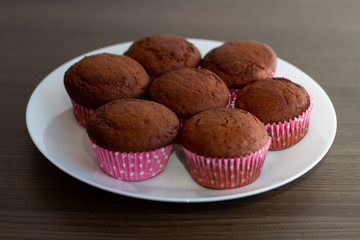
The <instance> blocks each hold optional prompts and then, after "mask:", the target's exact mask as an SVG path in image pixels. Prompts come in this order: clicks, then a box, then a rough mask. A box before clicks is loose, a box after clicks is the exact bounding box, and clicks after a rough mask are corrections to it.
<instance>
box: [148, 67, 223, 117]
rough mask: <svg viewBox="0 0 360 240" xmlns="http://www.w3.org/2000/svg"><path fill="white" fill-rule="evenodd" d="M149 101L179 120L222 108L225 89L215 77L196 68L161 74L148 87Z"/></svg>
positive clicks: (211, 73) (220, 80)
mask: <svg viewBox="0 0 360 240" xmlns="http://www.w3.org/2000/svg"><path fill="white" fill-rule="evenodd" d="M149 98H150V99H151V100H153V101H155V102H158V103H161V104H164V105H165V106H167V107H168V108H170V109H171V110H173V111H174V112H175V113H176V115H177V116H178V117H180V118H189V117H191V116H193V115H194V114H196V113H199V112H202V111H205V110H209V109H212V108H218V107H226V105H227V104H228V102H229V89H228V88H227V86H226V84H225V83H224V81H222V79H220V77H219V76H217V75H216V74H214V73H213V72H211V71H209V70H206V69H200V68H183V69H179V70H175V71H172V72H168V73H165V74H164V75H162V76H161V77H159V78H156V79H155V81H154V82H153V83H152V84H151V85H150V88H149Z"/></svg>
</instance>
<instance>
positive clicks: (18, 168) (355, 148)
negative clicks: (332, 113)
mask: <svg viewBox="0 0 360 240" xmlns="http://www.w3.org/2000/svg"><path fill="white" fill-rule="evenodd" d="M359 10H360V1H357V0H353V1H351V0H349V1H347V0H344V1H335V0H330V1H310V0H306V1H278V0H276V1H236V0H225V1H213V0H211V1H190V0H182V1H178V0H176V1H157V0H156V1H141V0H139V1H86V2H85V1H77V2H75V1H56V2H55V1H1V3H0V81H1V88H0V99H1V104H2V108H1V109H0V114H1V121H0V129H1V134H0V143H1V149H0V162H1V166H2V167H1V177H0V192H1V194H0V239H119V238H120V239H144V238H149V239H221V238H227V239H359V238H360V184H359V182H360V174H359V172H360V165H359V163H360V148H359V145H360V144H359V143H360V137H359V136H360V127H359V121H360V106H359V104H360V97H359V96H360V95H359V92H360V80H359V75H360V74H359V73H360V70H359V69H360V44H359V43H360V14H359ZM159 32H167V33H173V34H177V35H181V36H184V37H189V38H203V39H214V40H220V41H229V40H235V39H252V40H258V41H262V42H265V43H267V44H269V45H270V46H272V47H273V49H274V50H275V51H276V52H277V54H278V56H279V57H280V58H282V59H286V60H287V61H289V62H291V63H293V64H294V65H295V66H297V67H299V68H300V69H302V70H303V71H305V72H306V73H307V74H309V75H310V76H311V77H312V78H313V79H315V80H316V81H317V82H318V83H319V85H320V86H321V87H322V88H323V89H324V90H325V91H326V92H327V94H328V95H329V97H330V99H331V100H332V102H333V104H334V107H335V109H336V113H337V120H338V125H337V134H336V138H335V141H334V143H333V145H332V147H331V148H330V150H329V152H328V153H327V155H326V156H325V157H324V158H323V159H322V161H321V162H320V163H319V164H318V165H316V166H315V167H314V168H313V169H312V170H310V171H309V172H308V173H306V174H305V175H303V176H302V177H300V178H298V179H296V180H295V181H293V182H291V183H289V184H286V185H284V186H282V187H279V188H277V189H274V190H272V191H269V192H265V193H262V194H259V195H255V196H251V197H247V198H240V199H234V200H228V201H220V202H210V203H193V204H186V203H167V202H156V201H146V200H140V199H135V198H130V197H125V196H121V195H116V194H113V193H109V192H106V191H103V190H100V189H97V188H95V187H92V186H89V185H87V184H85V183H82V182H80V181H78V180H76V179H74V178H72V177H71V176H69V175H67V174H66V173H64V172H62V171H61V170H59V169H58V168H56V167H55V166H54V165H53V164H52V163H51V162H49V161H48V160H47V159H46V158H45V157H44V156H43V155H42V154H41V153H40V152H39V151H38V149H37V148H36V147H35V145H34V144H33V142H32V140H31V138H30V136H29V134H28V131H27V128H26V123H25V111H26V106H27V102H28V100H29V97H30V95H31V93H32V92H33V90H34V89H35V87H36V86H37V85H38V84H39V83H40V82H41V80H42V79H43V78H44V77H45V76H46V75H47V74H48V73H50V72H51V71H52V70H54V69H55V68H56V67H57V66H59V65H61V64H62V63H64V62H66V61H67V60H69V59H72V58H74V57H76V56H78V55H81V54H83V53H85V52H88V51H90V50H93V49H97V48H100V47H103V46H107V45H111V44H115V43H120V42H125V41H131V40H134V39H137V38H140V37H142V36H145V35H148V34H152V33H159ZM324 118H326V116H324ZM314 144H316V143H314Z"/></svg>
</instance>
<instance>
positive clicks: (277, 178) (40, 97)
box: [26, 39, 337, 202]
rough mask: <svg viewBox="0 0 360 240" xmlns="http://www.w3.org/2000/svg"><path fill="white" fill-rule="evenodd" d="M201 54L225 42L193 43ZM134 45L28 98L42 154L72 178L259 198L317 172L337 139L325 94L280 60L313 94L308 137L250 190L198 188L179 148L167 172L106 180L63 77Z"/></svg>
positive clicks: (154, 193) (184, 194)
mask: <svg viewBox="0 0 360 240" xmlns="http://www.w3.org/2000/svg"><path fill="white" fill-rule="evenodd" d="M189 41H190V42H192V43H193V44H194V45H196V46H197V47H198V48H199V50H200V52H201V54H202V55H203V56H204V55H205V54H206V52H208V51H209V50H211V49H212V48H214V47H217V46H219V45H221V44H222V42H218V41H211V40H202V39H189ZM130 44H131V42H126V43H121V44H116V45H112V46H108V47H104V48H101V49H98V50H95V51H92V52H89V53H87V54H84V55H82V56H79V57H77V58H75V59H72V60H70V61H68V62H67V63H65V64H63V65H61V66H60V67H58V68H57V69H55V70H54V71H53V72H52V73H50V74H49V75H48V76H47V77H46V78H45V79H44V80H42V82H41V83H40V84H39V85H38V86H37V87H36V89H35V90H34V92H33V94H32V96H31V97H30V100H29V103H28V106H27V111H26V123H27V127H28V131H29V133H30V136H31V138H32V140H33V141H34V143H35V145H36V146H37V148H38V149H39V150H40V151H41V153H42V154H43V155H44V156H45V157H46V158H47V159H49V161H51V162H52V163H53V164H54V165H55V166H57V167H58V168H60V169H61V170H63V171H64V172H66V173H68V174H69V175H71V176H73V177H75V178H77V179H79V180H80V181H83V182H85V183H88V184H90V185H92V186H94V187H97V188H100V189H103V190H107V191H110V192H113V193H117V194H121V195H125V196H129V197H135V198H141V199H148V200H157V201H168V202H211V201H221V200H228V199H234V198H241V197H246V196H251V195H255V194H259V193H262V192H265V191H269V190H271V189H274V188H277V187H279V186H282V185H284V184H286V183H288V182H290V181H293V180H294V179H296V178H298V177H299V176H301V175H303V174H304V173H306V172H307V171H309V170H310V169H311V168H312V167H314V166H315V165H316V164H317V163H318V162H319V161H320V160H321V159H322V158H323V157H324V155H325V154H326V153H327V151H328V150H329V148H330V146H331V144H332V142H333V140H334V138H335V133H336V127H337V123H336V114H335V110H334V107H333V105H332V103H331V101H330V99H329V97H328V96H327V94H326V93H325V91H324V90H323V89H322V88H321V87H320V86H319V85H318V84H317V83H316V82H315V81H314V80H313V79H312V78H311V77H309V76H308V75H307V74H305V73H304V72H302V71H301V70H300V69H298V68H296V67H295V66H293V65H291V64H290V63H288V62H286V61H284V60H282V59H278V69H277V73H276V76H282V77H287V78H289V79H291V80H293V81H294V82H297V83H299V84H301V85H303V86H304V87H305V88H307V89H309V90H310V91H311V92H312V93H313V95H314V99H315V105H314V109H313V112H312V116H311V120H310V129H309V132H308V134H307V135H306V137H305V138H304V139H303V140H302V141H301V142H299V143H298V144H296V145H295V146H293V147H291V148H288V149H285V150H281V151H274V152H271V151H270V152H269V153H268V155H267V158H266V160H265V164H264V167H263V171H262V173H261V175H260V177H259V178H258V179H257V180H256V181H255V182H254V183H252V184H250V185H248V186H245V187H242V188H237V189H231V190H211V189H207V188H204V187H201V186H199V185H198V184H197V183H195V182H194V181H193V180H192V179H191V177H190V175H189V174H188V172H187V171H186V169H185V165H184V155H183V154H182V152H181V151H180V150H179V148H176V149H175V151H174V152H173V153H172V155H171V157H170V159H169V163H168V165H167V167H166V169H165V170H164V171H163V172H162V173H161V174H160V175H158V176H156V177H154V178H152V179H149V180H145V181H140V182H124V181H120V180H116V179H113V178H111V177H109V176H107V175H106V174H105V173H104V172H103V171H102V170H101V169H100V168H99V167H98V164H97V161H96V159H95V155H94V153H93V152H92V148H91V146H90V143H89V140H88V138H87V135H86V131H85V129H84V128H82V127H81V126H80V125H79V124H78V123H77V122H76V121H75V118H74V116H73V113H72V106H71V103H70V100H69V98H68V96H67V93H66V91H65V88H64V86H63V76H64V73H65V71H66V70H67V69H68V68H69V67H70V66H71V65H72V64H74V63H75V62H77V61H79V60H80V59H81V58H83V57H84V56H85V55H91V54H95V53H101V52H110V53H115V54H123V53H124V52H125V51H126V50H127V49H128V48H129V46H130Z"/></svg>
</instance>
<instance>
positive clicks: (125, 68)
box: [64, 53, 149, 109]
mask: <svg viewBox="0 0 360 240" xmlns="http://www.w3.org/2000/svg"><path fill="white" fill-rule="evenodd" d="M64 85H65V89H66V91H67V93H68V94H69V96H70V97H71V98H72V99H73V100H74V101H75V102H77V103H79V104H81V105H83V106H85V107H89V108H93V109H96V108H98V107H99V106H101V105H103V104H105V103H107V102H109V101H111V100H114V99H122V98H139V97H141V96H142V95H143V93H144V92H145V90H146V89H147V86H148V85H149V76H148V75H147V73H146V71H145V69H144V68H143V67H142V66H141V65H140V64H139V63H138V62H136V61H135V60H134V59H131V58H129V57H127V56H124V55H116V54H109V53H101V54H96V55H91V56H86V57H84V58H83V59H81V60H80V61H79V62H77V63H75V64H73V65H72V66H71V67H70V68H69V69H68V70H67V71H66V72H65V76H64Z"/></svg>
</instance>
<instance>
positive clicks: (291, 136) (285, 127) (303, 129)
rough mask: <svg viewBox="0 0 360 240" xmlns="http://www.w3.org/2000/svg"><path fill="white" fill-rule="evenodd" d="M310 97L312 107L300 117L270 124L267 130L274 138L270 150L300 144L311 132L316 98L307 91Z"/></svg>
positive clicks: (267, 125)
mask: <svg viewBox="0 0 360 240" xmlns="http://www.w3.org/2000/svg"><path fill="white" fill-rule="evenodd" d="M307 93H308V95H309V97H310V106H309V107H308V109H307V110H306V111H305V112H303V113H302V114H301V115H299V116H298V117H296V118H294V119H291V120H290V121H285V122H280V123H272V124H270V123H268V124H266V125H265V128H266V130H267V131H268V132H269V133H270V136H271V138H272V141H271V145H270V149H269V150H281V149H284V148H288V147H291V146H293V145H295V144H296V143H298V142H300V140H301V139H303V138H304V137H305V135H306V133H307V132H308V130H309V123H310V115H311V112H312V109H313V106H314V96H313V95H312V94H311V92H310V91H308V90H307Z"/></svg>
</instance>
